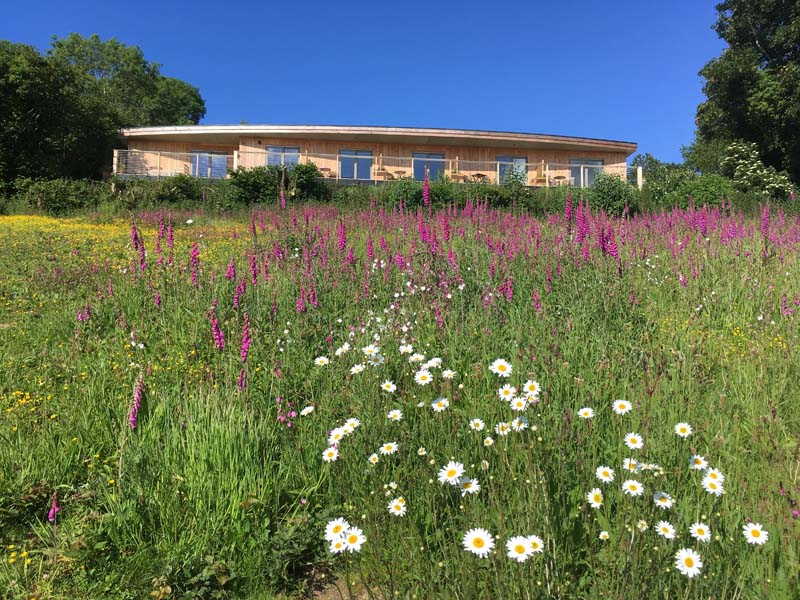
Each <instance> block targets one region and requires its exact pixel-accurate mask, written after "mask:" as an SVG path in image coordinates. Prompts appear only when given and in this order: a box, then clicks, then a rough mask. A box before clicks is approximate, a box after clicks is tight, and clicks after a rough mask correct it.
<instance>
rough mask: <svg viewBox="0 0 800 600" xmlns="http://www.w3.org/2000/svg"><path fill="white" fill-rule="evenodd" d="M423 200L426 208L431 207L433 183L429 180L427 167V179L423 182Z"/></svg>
mask: <svg viewBox="0 0 800 600" xmlns="http://www.w3.org/2000/svg"><path fill="white" fill-rule="evenodd" d="M422 202H423V203H424V204H425V208H430V207H431V184H430V181H429V180H428V170H427V169H425V180H424V181H423V182H422Z"/></svg>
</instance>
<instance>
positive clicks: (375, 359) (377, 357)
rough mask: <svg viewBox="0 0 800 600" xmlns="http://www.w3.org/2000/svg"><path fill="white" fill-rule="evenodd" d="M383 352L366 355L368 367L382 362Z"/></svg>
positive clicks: (376, 365)
mask: <svg viewBox="0 0 800 600" xmlns="http://www.w3.org/2000/svg"><path fill="white" fill-rule="evenodd" d="M384 360H385V359H384V358H383V354H373V355H372V356H368V357H367V362H368V363H369V366H370V367H378V366H380V365H382V364H383V361H384Z"/></svg>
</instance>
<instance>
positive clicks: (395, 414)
mask: <svg viewBox="0 0 800 600" xmlns="http://www.w3.org/2000/svg"><path fill="white" fill-rule="evenodd" d="M386 418H387V419H389V420H390V421H395V422H397V421H402V420H403V411H402V410H399V409H397V408H395V409H394V410H390V411H389V412H388V413H386Z"/></svg>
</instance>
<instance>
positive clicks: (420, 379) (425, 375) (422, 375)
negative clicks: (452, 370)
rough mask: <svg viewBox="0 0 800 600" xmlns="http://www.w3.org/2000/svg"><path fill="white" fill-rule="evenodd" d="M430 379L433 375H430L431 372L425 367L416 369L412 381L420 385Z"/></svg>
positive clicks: (426, 383) (428, 381) (425, 383)
mask: <svg viewBox="0 0 800 600" xmlns="http://www.w3.org/2000/svg"><path fill="white" fill-rule="evenodd" d="M432 379H433V377H432V376H431V372H430V371H426V370H425V369H422V370H420V371H417V372H416V373H415V374H414V381H416V382H417V383H418V384H420V385H428V384H429V383H430V382H431V381H432Z"/></svg>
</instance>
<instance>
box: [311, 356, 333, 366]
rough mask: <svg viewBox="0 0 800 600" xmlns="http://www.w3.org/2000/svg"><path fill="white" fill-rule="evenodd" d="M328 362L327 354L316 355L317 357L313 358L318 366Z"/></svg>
mask: <svg viewBox="0 0 800 600" xmlns="http://www.w3.org/2000/svg"><path fill="white" fill-rule="evenodd" d="M330 362H331V361H330V360H328V357H327V356H318V357H317V358H315V359H314V364H315V365H317V366H318V367H324V366H325V365H327V364H328V363H330Z"/></svg>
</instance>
